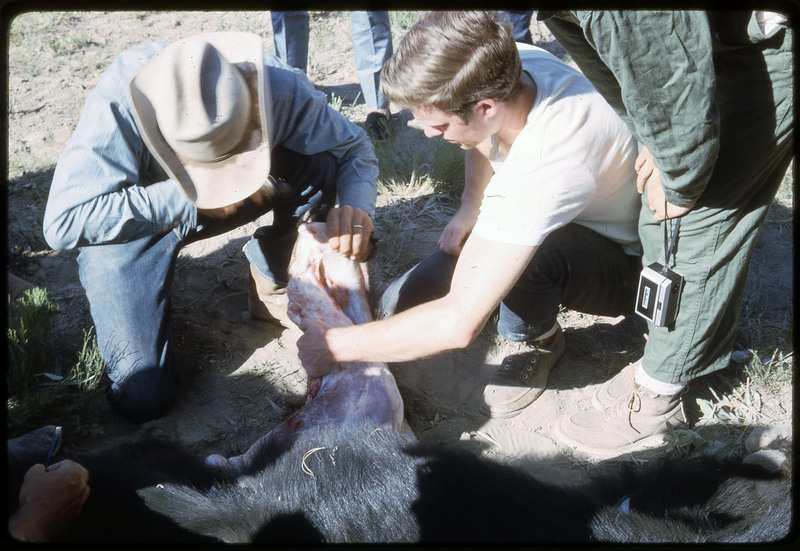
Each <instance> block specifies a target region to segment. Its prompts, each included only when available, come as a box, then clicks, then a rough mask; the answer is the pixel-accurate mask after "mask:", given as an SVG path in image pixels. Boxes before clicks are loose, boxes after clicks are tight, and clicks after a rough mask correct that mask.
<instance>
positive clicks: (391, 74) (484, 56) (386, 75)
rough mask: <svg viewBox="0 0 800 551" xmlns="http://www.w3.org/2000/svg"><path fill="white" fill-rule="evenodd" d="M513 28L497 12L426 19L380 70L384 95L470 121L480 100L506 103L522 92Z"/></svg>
mask: <svg viewBox="0 0 800 551" xmlns="http://www.w3.org/2000/svg"><path fill="white" fill-rule="evenodd" d="M521 72H522V64H521V62H520V59H519V52H518V51H517V46H516V44H515V42H514V35H513V33H512V28H511V24H510V23H509V22H508V20H507V19H506V18H505V16H503V15H501V14H500V13H498V12H491V11H440V12H429V13H426V14H425V15H423V16H422V17H421V18H420V19H419V21H417V23H416V24H414V26H413V27H411V29H409V31H408V33H407V34H406V35H405V36H404V37H403V40H402V41H401V42H400V46H399V47H398V48H397V51H396V52H395V54H394V55H393V56H392V57H391V59H390V60H389V61H388V62H387V63H386V64H385V65H384V67H383V69H382V70H381V91H382V92H383V94H384V95H385V96H386V97H387V98H388V99H390V100H391V101H393V102H394V103H395V104H397V105H398V106H399V107H400V108H403V109H409V108H414V107H421V106H423V105H432V106H433V107H436V108H437V109H440V110H442V111H445V112H447V113H453V114H455V115H458V116H460V117H461V118H462V119H464V120H465V121H466V122H469V119H470V115H471V113H472V107H473V105H474V104H475V103H476V102H477V101H478V100H481V99H485V98H491V99H494V100H496V101H505V100H507V99H508V98H510V97H512V96H513V95H515V94H516V93H517V92H518V91H519V90H520V88H521V86H522V84H521V79H520V75H521Z"/></svg>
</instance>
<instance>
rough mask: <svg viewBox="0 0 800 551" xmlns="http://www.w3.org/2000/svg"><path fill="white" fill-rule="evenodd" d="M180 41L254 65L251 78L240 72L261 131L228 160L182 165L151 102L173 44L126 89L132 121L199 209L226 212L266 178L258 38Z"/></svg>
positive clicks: (266, 98) (234, 35) (265, 103)
mask: <svg viewBox="0 0 800 551" xmlns="http://www.w3.org/2000/svg"><path fill="white" fill-rule="evenodd" d="M184 40H195V41H204V42H208V43H210V44H211V45H212V46H214V47H215V48H216V49H217V50H218V51H219V52H220V53H221V54H222V56H223V57H224V58H225V59H226V60H227V61H228V62H229V63H232V64H245V63H247V64H252V65H254V66H255V72H254V73H250V74H247V73H243V76H244V77H245V79H246V80H247V81H248V86H249V87H250V88H251V89H252V88H255V89H256V90H257V91H258V92H257V95H258V98H257V101H254V102H253V104H254V109H255V110H257V115H256V120H257V121H258V126H259V127H260V128H254V129H253V132H252V133H251V136H250V139H248V140H243V142H242V144H241V145H240V146H239V147H238V148H237V149H236V150H235V151H234V152H233V153H232V154H231V155H230V156H228V157H226V158H224V159H222V160H219V161H214V162H206V163H197V162H194V163H192V162H181V160H180V159H179V158H178V156H177V155H176V154H175V152H174V151H173V150H172V148H171V147H170V146H169V145H168V144H167V142H166V140H165V139H164V136H163V135H162V134H161V131H160V130H159V128H158V122H157V120H156V113H155V109H154V107H153V104H152V102H151V101H150V99H149V98H151V97H157V95H158V94H159V93H162V92H161V91H160V90H159V87H158V86H159V82H158V75H159V74H161V71H162V67H163V64H164V62H165V59H166V57H167V56H162V55H161V54H162V53H163V52H164V51H165V50H166V49H167V48H170V47H172V46H174V44H172V45H170V46H167V47H166V48H165V49H164V50H162V51H161V52H159V53H158V54H156V55H155V56H154V57H153V58H152V59H151V60H150V61H148V62H147V64H146V65H145V66H144V67H142V68H141V69H140V70H139V72H138V73H137V74H136V76H135V77H134V78H133V79H132V80H131V83H130V86H129V90H130V94H131V105H132V106H133V116H134V119H135V120H136V125H137V127H138V128H139V131H140V132H141V135H142V140H143V141H144V143H145V145H146V146H147V148H148V150H150V152H151V153H152V154H153V156H154V157H155V159H156V160H157V161H158V163H159V164H160V165H161V166H162V167H163V168H164V170H165V171H166V172H167V174H168V175H169V176H170V177H171V178H172V179H174V180H175V181H176V182H177V183H178V185H179V187H180V189H181V190H182V191H183V192H184V194H185V195H186V197H187V198H188V199H189V201H191V202H192V203H194V204H195V205H196V206H197V208H200V209H214V208H220V207H226V206H228V205H232V204H233V203H237V202H239V201H241V200H243V199H246V198H247V197H250V196H251V195H253V194H254V193H255V192H257V191H258V190H259V189H260V188H261V187H262V186H263V185H264V184H265V183H266V182H267V176H268V175H269V169H270V129H271V119H272V107H271V106H272V101H271V97H270V92H269V90H270V88H269V81H268V78H269V77H268V75H267V71H266V70H265V68H264V59H263V56H264V48H263V45H262V41H261V38H260V37H259V36H257V35H254V34H251V33H244V32H214V33H203V34H198V35H194V36H191V37H189V38H186V39H184ZM176 44H177V43H176ZM253 80H255V82H253ZM254 85H255V86H254Z"/></svg>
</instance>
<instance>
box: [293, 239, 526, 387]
mask: <svg viewBox="0 0 800 551" xmlns="http://www.w3.org/2000/svg"><path fill="white" fill-rule="evenodd" d="M535 252H536V247H527V246H522V245H511V244H506V243H497V242H493V241H487V240H485V239H483V238H481V237H478V236H475V235H471V236H470V237H469V239H467V243H466V244H465V246H464V251H463V252H462V253H461V256H460V257H459V260H458V265H457V266H456V270H455V273H454V274H453V282H452V284H451V288H450V292H449V293H448V294H447V295H446V296H445V297H443V298H441V299H438V300H434V301H431V302H428V303H424V304H421V305H419V306H416V307H414V308H411V309H409V310H406V311H404V312H401V313H399V314H397V315H395V316H392V317H390V318H387V319H384V320H380V321H375V322H372V323H367V324H364V325H357V326H352V327H330V326H328V325H327V324H325V323H323V322H312V323H311V324H310V325H309V326H308V327H305V328H304V329H305V333H304V334H303V336H302V337H300V339H299V340H298V342H297V346H298V349H299V353H300V359H301V360H302V362H303V366H304V367H305V368H306V371H308V373H309V375H310V376H312V377H320V376H322V375H324V374H325V373H327V372H328V371H330V370H331V369H333V367H334V366H335V365H336V364H337V363H342V362H351V361H385V362H400V361H410V360H415V359H419V358H425V357H428V356H431V355H433V354H437V353H440V352H444V351H446V350H452V349H456V348H464V347H466V346H467V345H469V343H471V342H472V340H473V339H474V338H475V337H476V336H477V335H478V333H479V332H480V331H481V329H482V328H483V326H484V324H485V323H486V320H487V319H488V318H489V316H490V315H491V313H492V311H493V310H494V308H495V307H496V306H497V305H498V304H499V303H500V301H501V300H502V299H503V297H504V296H505V295H506V294H507V293H508V291H509V290H510V289H511V288H512V287H513V285H514V283H516V281H517V279H518V278H519V275H520V274H521V273H522V272H523V270H524V269H525V267H526V266H527V265H528V263H529V262H530V260H531V258H532V257H533V254H534V253H535Z"/></svg>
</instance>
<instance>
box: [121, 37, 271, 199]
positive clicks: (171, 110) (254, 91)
mask: <svg viewBox="0 0 800 551" xmlns="http://www.w3.org/2000/svg"><path fill="white" fill-rule="evenodd" d="M263 55H264V50H263V46H262V42H261V38H260V37H259V36H257V35H254V34H251V33H244V32H215V33H204V34H198V35H194V36H190V37H188V38H184V39H183V40H180V41H178V42H175V43H173V44H170V45H169V46H167V47H166V48H164V49H163V50H161V51H160V52H159V53H158V54H156V55H155V56H154V57H153V58H152V59H151V60H150V61H148V62H147V64H146V65H145V66H144V67H142V68H141V69H140V70H139V72H138V73H137V74H136V76H135V77H134V78H133V80H131V83H130V93H131V100H132V105H133V115H134V118H135V120H136V124H137V126H138V128H139V131H140V132H141V134H142V139H143V140H144V143H145V144H146V145H147V148H148V149H149V150H150V151H151V152H152V154H153V155H154V156H155V158H156V160H158V162H159V163H160V164H161V166H162V167H163V168H164V170H165V171H166V172H167V174H169V176H170V177H171V178H173V179H174V180H175V181H176V182H178V184H180V186H181V189H182V190H183V192H184V193H185V194H186V197H188V198H189V200H190V201H191V202H193V203H194V204H195V205H196V206H197V207H198V208H201V209H212V208H219V207H225V206H227V205H231V204H233V203H236V202H238V201H241V200H243V199H246V198H247V197H249V196H251V195H252V194H254V193H255V192H256V191H258V190H259V188H260V187H261V186H263V185H268V184H267V176H268V175H269V167H270V139H269V135H270V128H271V118H272V111H271V98H270V95H269V82H268V76H267V72H266V70H265V69H264V60H263Z"/></svg>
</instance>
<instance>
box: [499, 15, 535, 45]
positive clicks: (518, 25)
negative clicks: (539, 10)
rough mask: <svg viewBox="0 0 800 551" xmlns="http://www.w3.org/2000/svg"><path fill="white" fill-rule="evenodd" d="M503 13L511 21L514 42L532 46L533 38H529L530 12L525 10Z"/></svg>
mask: <svg viewBox="0 0 800 551" xmlns="http://www.w3.org/2000/svg"><path fill="white" fill-rule="evenodd" d="M501 13H504V14H505V15H506V16H507V17H508V19H509V20H510V21H511V25H512V27H514V40H515V41H516V42H524V43H525V44H531V45H532V44H533V37H532V36H531V16H532V15H533V12H532V11H525V10H506V11H503V12H501Z"/></svg>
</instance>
